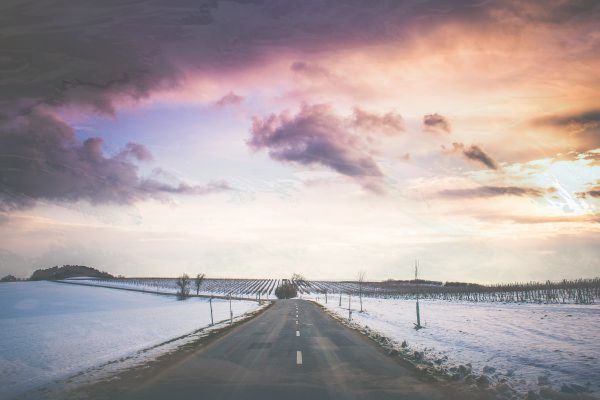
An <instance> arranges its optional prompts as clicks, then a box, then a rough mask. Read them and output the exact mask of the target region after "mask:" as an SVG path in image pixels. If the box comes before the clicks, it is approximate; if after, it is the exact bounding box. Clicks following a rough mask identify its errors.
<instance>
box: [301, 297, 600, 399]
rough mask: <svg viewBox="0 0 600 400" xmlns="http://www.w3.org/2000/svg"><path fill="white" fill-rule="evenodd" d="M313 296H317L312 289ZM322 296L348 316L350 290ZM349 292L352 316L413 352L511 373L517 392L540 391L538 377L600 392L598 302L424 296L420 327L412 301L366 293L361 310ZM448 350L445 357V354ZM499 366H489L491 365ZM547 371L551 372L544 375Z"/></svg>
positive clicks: (500, 374) (501, 375) (496, 377)
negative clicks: (521, 301) (516, 301)
mask: <svg viewBox="0 0 600 400" xmlns="http://www.w3.org/2000/svg"><path fill="white" fill-rule="evenodd" d="M309 298H311V299H315V296H310V297H309ZM318 302H319V303H321V304H323V305H324V306H325V307H326V308H327V309H328V310H330V311H331V312H333V313H335V314H338V315H339V316H341V317H343V318H348V297H347V296H343V298H342V307H339V297H338V296H329V301H328V303H327V304H325V299H324V297H322V296H320V297H319V298H318ZM359 307H360V306H359V303H358V298H357V297H354V296H353V297H352V307H351V308H352V309H353V312H352V320H353V322H355V323H358V324H359V325H362V326H368V327H369V328H371V329H374V330H376V331H377V332H379V333H380V334H382V335H384V336H386V337H388V338H390V339H393V340H394V341H395V342H396V345H400V343H401V342H402V341H403V340H406V341H407V343H408V345H409V348H410V350H411V351H424V352H425V357H426V359H428V360H430V361H435V360H438V362H440V361H441V360H444V361H443V365H445V366H447V367H451V366H458V365H460V364H463V365H464V364H467V363H471V364H472V367H473V373H475V374H478V375H480V374H483V370H484V367H488V368H486V374H487V375H488V376H489V377H490V378H491V380H492V381H493V382H499V381H500V380H501V379H507V380H508V382H509V384H510V385H511V386H512V387H513V388H514V389H515V390H517V391H518V392H521V393H524V392H526V391H527V390H529V389H531V390H538V389H539V388H540V387H539V385H538V377H542V378H541V380H540V381H541V382H545V381H548V382H550V383H551V384H552V386H553V388H554V389H557V390H558V389H560V388H561V385H562V384H579V385H582V386H586V385H588V386H587V387H588V388H589V389H591V390H592V391H594V395H596V396H598V394H599V391H600V340H599V338H598V333H599V332H600V306H599V305H573V304H564V305H563V304H555V305H535V304H499V303H468V302H444V301H435V300H429V301H422V302H421V305H420V309H421V323H422V324H423V325H425V328H424V329H421V330H415V329H414V323H415V322H416V316H415V314H416V313H415V301H414V300H412V301H411V300H401V299H376V298H364V299H363V309H364V312H363V313H360V312H359V310H360V308H359ZM444 356H446V357H447V361H445V358H444ZM489 367H492V368H495V371H494V372H491V370H490V368H489ZM546 378H547V379H546Z"/></svg>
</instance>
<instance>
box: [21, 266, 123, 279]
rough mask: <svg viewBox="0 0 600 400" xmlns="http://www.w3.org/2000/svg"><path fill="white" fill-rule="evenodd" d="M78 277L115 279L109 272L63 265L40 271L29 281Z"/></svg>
mask: <svg viewBox="0 0 600 400" xmlns="http://www.w3.org/2000/svg"><path fill="white" fill-rule="evenodd" d="M76 276H88V277H90V278H114V276H112V275H111V274H109V273H108V272H102V271H99V270H97V269H96V268H92V267H86V266H85V265H63V266H62V267H57V266H56V267H51V268H46V269H43V268H41V269H38V270H36V271H35V272H34V273H33V274H32V275H31V277H30V278H29V280H31V281H42V280H57V279H67V278H73V277H76Z"/></svg>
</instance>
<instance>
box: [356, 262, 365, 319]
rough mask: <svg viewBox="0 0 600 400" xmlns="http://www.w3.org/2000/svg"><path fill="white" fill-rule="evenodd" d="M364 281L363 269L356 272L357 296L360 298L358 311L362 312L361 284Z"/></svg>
mask: <svg viewBox="0 0 600 400" xmlns="http://www.w3.org/2000/svg"><path fill="white" fill-rule="evenodd" d="M364 283H365V271H359V272H358V296H359V298H360V312H363V306H362V296H363V284H364Z"/></svg>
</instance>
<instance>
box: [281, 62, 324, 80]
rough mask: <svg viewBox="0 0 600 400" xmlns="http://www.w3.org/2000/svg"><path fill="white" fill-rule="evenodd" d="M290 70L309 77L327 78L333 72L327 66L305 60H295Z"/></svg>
mask: <svg viewBox="0 0 600 400" xmlns="http://www.w3.org/2000/svg"><path fill="white" fill-rule="evenodd" d="M290 70H292V71H293V72H295V73H297V74H300V75H303V76H306V77H307V78H327V77H329V76H331V73H330V72H329V71H328V70H327V69H326V68H323V67H321V66H320V65H317V64H314V63H307V62H304V61H295V62H293V63H292V65H290Z"/></svg>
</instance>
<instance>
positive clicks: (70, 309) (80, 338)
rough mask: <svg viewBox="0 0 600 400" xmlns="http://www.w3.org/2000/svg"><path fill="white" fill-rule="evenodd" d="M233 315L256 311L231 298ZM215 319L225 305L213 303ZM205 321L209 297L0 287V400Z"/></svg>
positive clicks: (224, 313) (34, 285)
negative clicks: (184, 297)
mask: <svg viewBox="0 0 600 400" xmlns="http://www.w3.org/2000/svg"><path fill="white" fill-rule="evenodd" d="M232 305H233V307H232V309H233V313H234V316H239V315H242V314H244V313H246V312H250V311H254V310H256V309H258V308H259V304H258V303H257V302H253V301H233V302H232ZM213 311H214V319H215V322H217V321H221V320H226V319H228V318H229V302H228V301H225V300H218V299H214V300H213ZM209 324H210V308H209V304H208V300H207V299H201V298H190V299H187V300H185V301H178V300H177V299H176V298H175V296H160V295H152V294H144V293H136V292H131V291H123V290H114V289H105V288H98V287H89V286H78V285H68V284H60V283H52V282H17V283H3V284H1V285H0V398H9V397H11V396H14V395H16V394H18V393H21V392H23V391H26V390H30V389H32V388H35V387H37V386H40V385H44V384H47V383H49V382H50V381H52V380H54V379H58V378H62V377H66V376H69V375H72V374H74V373H77V372H79V371H82V370H84V369H87V368H90V367H93V366H95V365H99V364H102V363H105V362H108V361H111V360H114V359H117V358H120V357H123V356H127V355H129V354H132V353H134V352H136V351H139V350H142V349H145V348H148V347H150V346H154V345H157V344H160V343H163V342H165V341H167V340H169V339H172V338H175V337H179V336H182V335H186V334H189V333H191V332H193V331H195V330H197V329H199V328H202V327H206V326H208V325H209Z"/></svg>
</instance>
